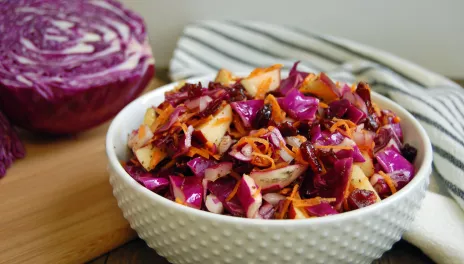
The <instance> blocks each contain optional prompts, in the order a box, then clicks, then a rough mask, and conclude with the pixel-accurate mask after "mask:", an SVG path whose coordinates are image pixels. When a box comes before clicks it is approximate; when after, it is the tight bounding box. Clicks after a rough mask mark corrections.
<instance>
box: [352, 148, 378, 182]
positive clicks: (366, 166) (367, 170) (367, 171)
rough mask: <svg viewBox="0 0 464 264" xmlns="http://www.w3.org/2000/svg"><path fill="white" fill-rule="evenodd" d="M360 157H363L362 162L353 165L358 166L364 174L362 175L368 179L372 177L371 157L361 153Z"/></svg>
mask: <svg viewBox="0 0 464 264" xmlns="http://www.w3.org/2000/svg"><path fill="white" fill-rule="evenodd" d="M361 154H362V156H363V157H364V160H365V161H364V162H356V163H354V164H355V165H357V166H359V168H361V170H362V171H363V172H364V175H366V176H367V177H368V178H370V177H371V176H372V175H374V172H375V170H374V163H373V162H372V157H371V155H369V153H367V152H365V151H362V152H361Z"/></svg>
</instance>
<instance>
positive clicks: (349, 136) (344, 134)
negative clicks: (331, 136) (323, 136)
mask: <svg viewBox="0 0 464 264" xmlns="http://www.w3.org/2000/svg"><path fill="white" fill-rule="evenodd" d="M336 130H337V131H338V132H339V133H340V134H342V135H343V136H345V137H348V138H350V139H353V137H352V135H351V134H348V133H347V132H346V131H345V130H343V129H341V128H339V127H337V129H336Z"/></svg>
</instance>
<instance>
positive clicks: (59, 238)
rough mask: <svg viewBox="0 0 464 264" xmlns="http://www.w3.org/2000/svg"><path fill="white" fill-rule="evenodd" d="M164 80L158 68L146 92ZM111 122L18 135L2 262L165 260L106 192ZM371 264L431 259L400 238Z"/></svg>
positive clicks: (0, 207) (6, 195) (0, 208)
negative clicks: (71, 131) (21, 148)
mask: <svg viewBox="0 0 464 264" xmlns="http://www.w3.org/2000/svg"><path fill="white" fill-rule="evenodd" d="M168 81H169V80H168V78H167V74H166V70H164V71H163V70H158V71H157V78H156V79H155V81H154V82H153V83H152V86H151V89H153V88H156V87H159V86H161V85H163V84H165V83H167V82H168ZM108 125H109V122H107V123H105V124H103V125H101V126H99V127H97V128H95V129H92V130H90V131H87V132H85V133H82V134H79V135H77V136H75V137H72V138H59V139H46V138H37V137H34V136H31V135H28V134H23V135H22V138H23V139H24V141H25V144H26V148H27V151H28V154H27V157H26V158H25V159H23V160H20V161H18V162H16V163H15V164H14V165H13V166H12V168H11V169H10V170H9V171H8V175H6V177H5V178H4V179H2V180H1V181H0V201H1V203H0V212H1V213H0V215H1V217H0V263H82V262H86V261H89V260H91V259H93V260H91V261H90V262H89V263H90V264H100V263H102V264H103V263H160V264H167V263H168V262H167V261H166V260H165V259H164V258H162V257H160V256H158V255H157V254H156V252H155V251H154V250H152V249H150V248H149V247H148V246H147V245H146V244H145V242H143V241H142V240H141V239H139V238H136V234H135V232H134V231H133V230H131V229H130V227H129V225H128V223H127V221H126V220H125V219H124V218H123V217H122V213H121V212H120V210H119V209H118V208H117V205H116V200H115V199H114V198H113V197H112V195H111V187H110V185H109V183H108V175H107V173H106V156H105V151H104V136H105V134H106V130H107V128H108ZM50 149H52V151H51V150H50ZM63 154H66V155H63ZM83 155H85V163H82V156H83ZM57 157H60V160H59V161H57V160H54V159H57ZM77 161H81V162H80V163H79V162H77ZM64 175H66V177H64ZM70 182H72V183H73V184H70ZM21 193H22V195H19V194H21ZM121 245H122V246H121ZM376 263H419V264H425V263H433V262H432V261H431V260H430V259H429V258H427V257H426V256H425V255H424V254H423V253H422V252H421V251H420V250H419V249H417V248H416V247H414V246H412V245H410V244H408V243H407V242H405V241H400V242H398V243H397V244H395V245H394V247H393V248H392V249H391V250H390V251H388V252H387V253H385V254H384V255H383V256H382V258H381V259H379V260H377V261H376Z"/></svg>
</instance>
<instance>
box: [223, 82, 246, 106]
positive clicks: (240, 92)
mask: <svg viewBox="0 0 464 264" xmlns="http://www.w3.org/2000/svg"><path fill="white" fill-rule="evenodd" d="M226 91H227V92H228V93H229V103H230V102H236V101H243V100H246V99H247V96H246V95H245V88H243V86H242V85H241V84H240V85H236V86H235V87H231V88H226Z"/></svg>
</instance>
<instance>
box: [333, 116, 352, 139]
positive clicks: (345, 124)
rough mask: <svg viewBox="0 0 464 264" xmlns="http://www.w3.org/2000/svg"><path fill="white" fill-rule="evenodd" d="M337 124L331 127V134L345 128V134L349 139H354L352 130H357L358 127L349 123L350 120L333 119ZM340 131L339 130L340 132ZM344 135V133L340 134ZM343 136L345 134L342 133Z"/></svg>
mask: <svg viewBox="0 0 464 264" xmlns="http://www.w3.org/2000/svg"><path fill="white" fill-rule="evenodd" d="M333 120H334V121H336V122H335V124H333V125H332V126H331V127H330V132H332V133H333V132H335V131H336V130H338V129H339V128H341V127H345V134H346V135H347V136H348V137H349V138H353V137H352V134H351V128H355V127H356V124H355V123H353V122H351V121H349V120H345V119H338V118H334V119H333ZM338 131H339V130H338ZM340 133H342V132H340ZM342 134H343V133H342Z"/></svg>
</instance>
